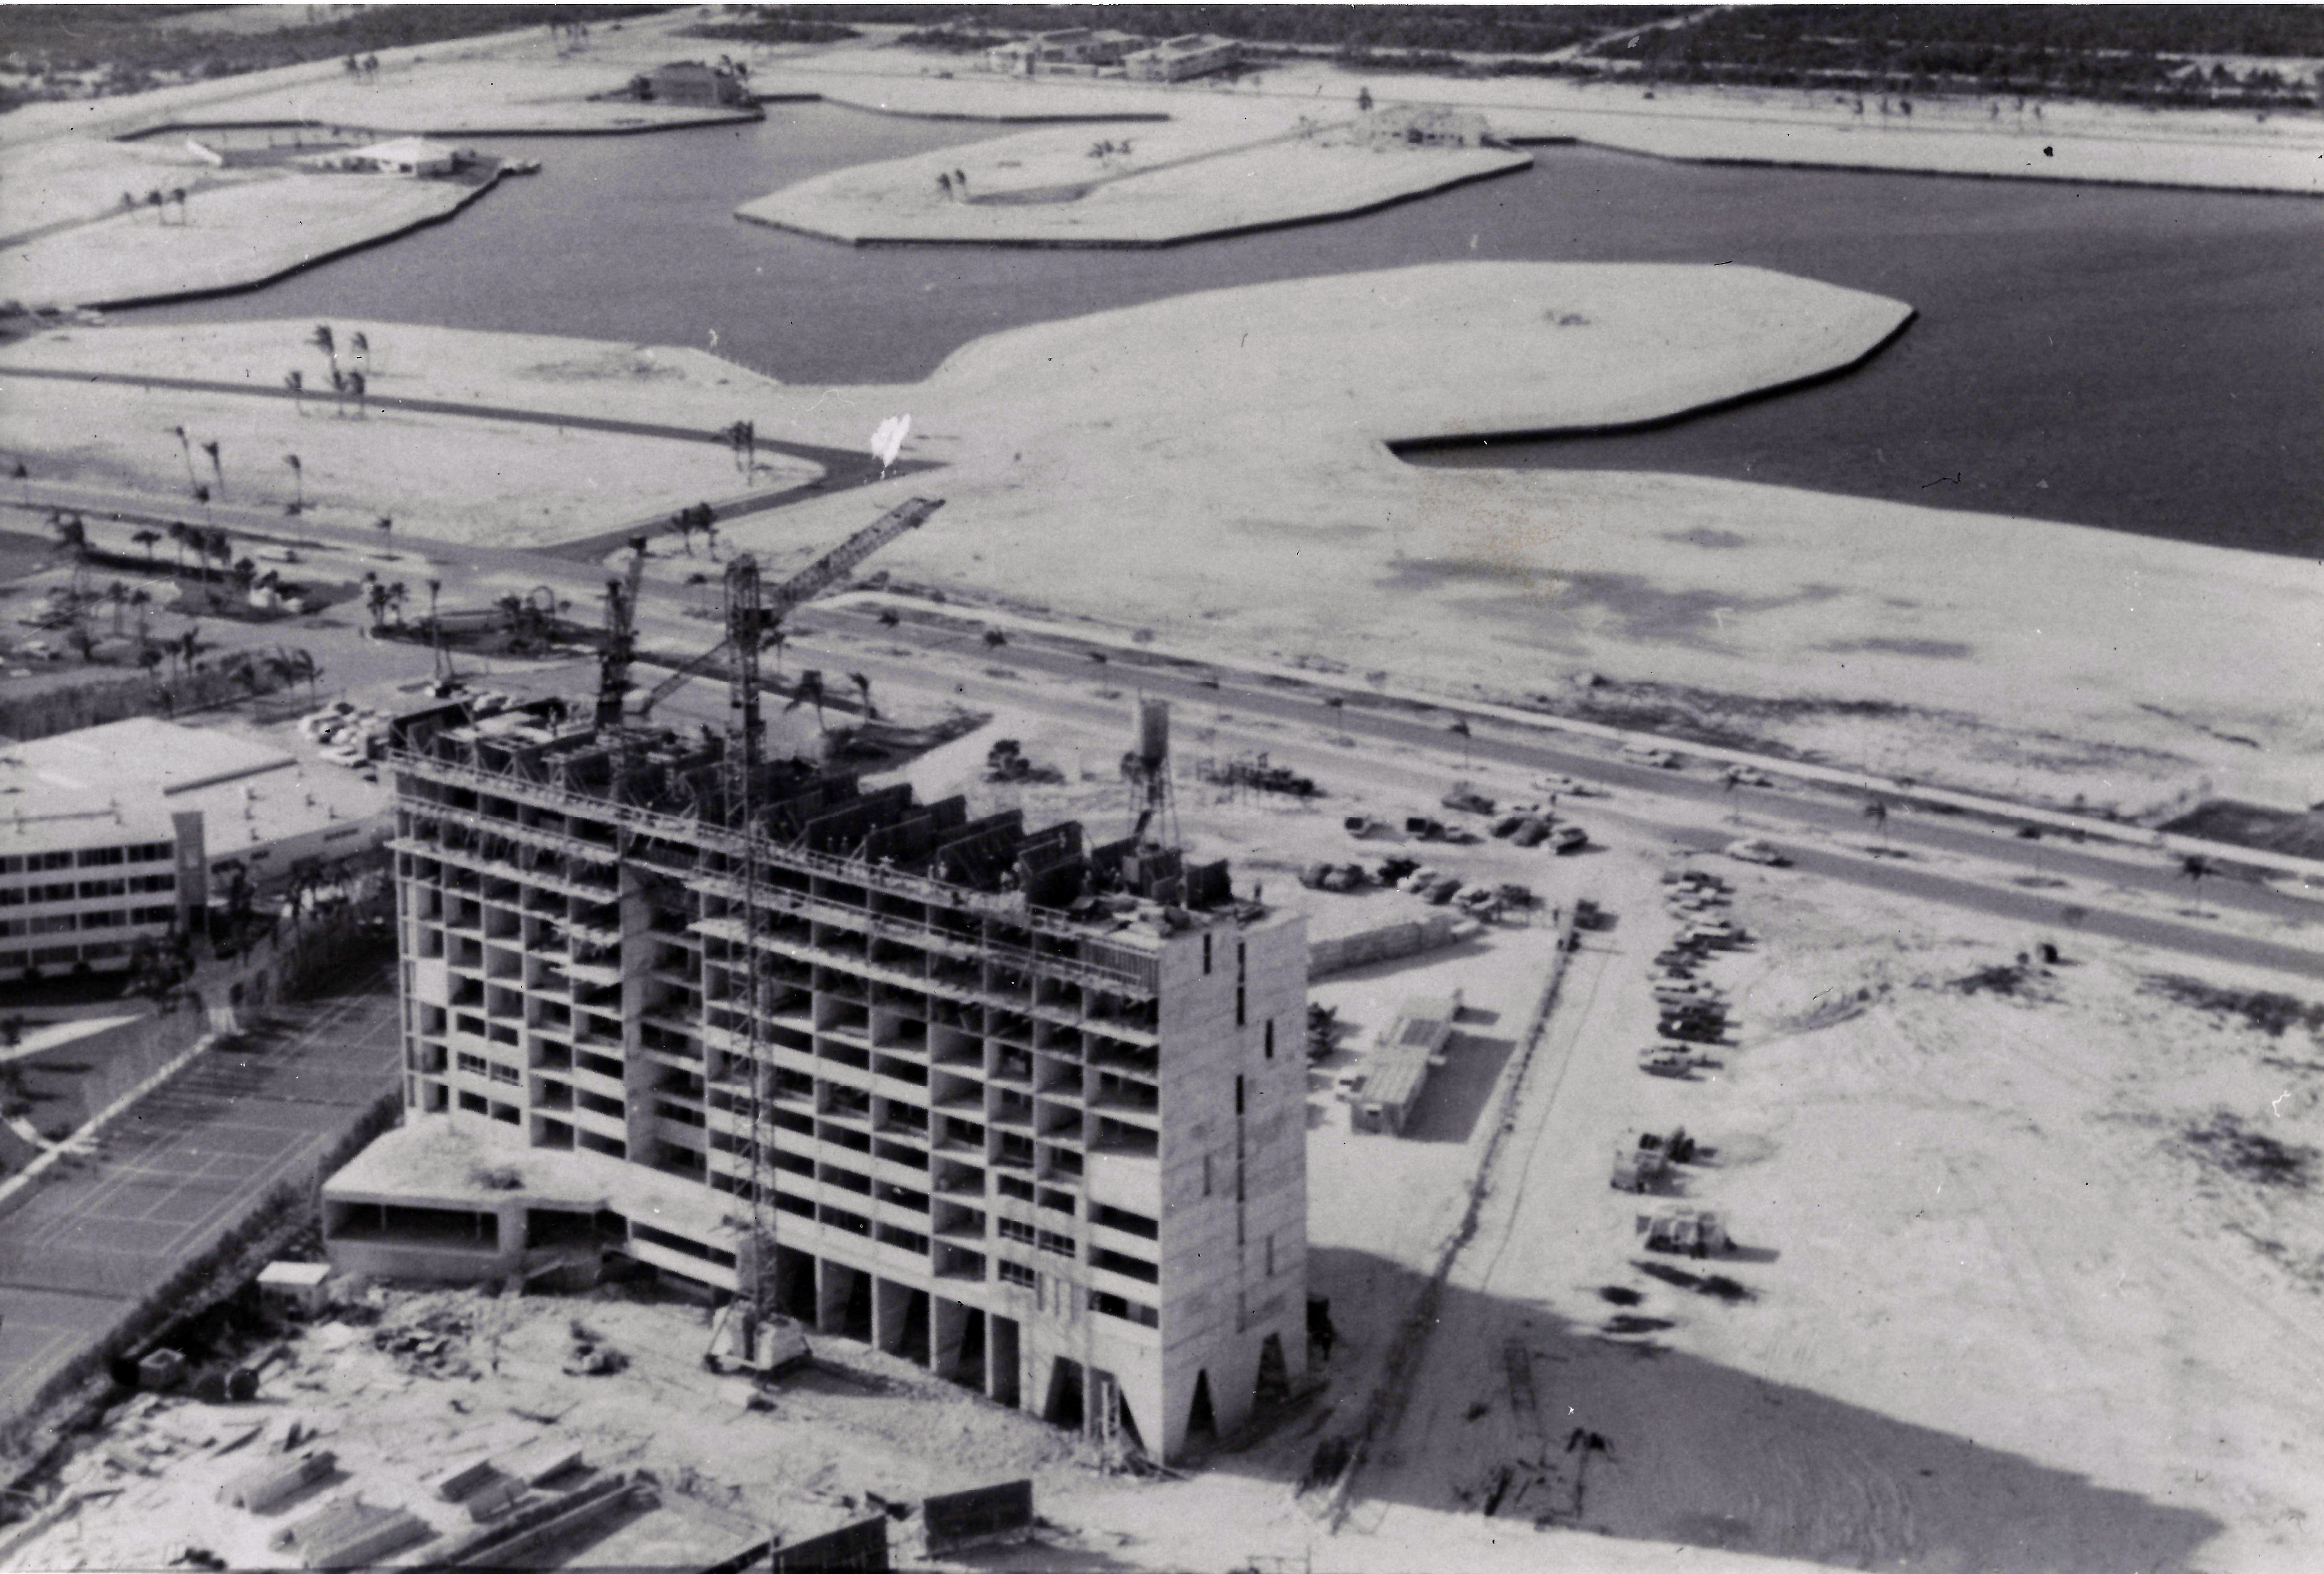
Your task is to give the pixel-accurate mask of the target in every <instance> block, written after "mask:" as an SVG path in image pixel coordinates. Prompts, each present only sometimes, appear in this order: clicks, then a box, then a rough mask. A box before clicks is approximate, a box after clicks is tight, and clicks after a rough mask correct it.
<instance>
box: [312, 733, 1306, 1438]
mask: <svg viewBox="0 0 2324 1574" xmlns="http://www.w3.org/2000/svg"><path fill="white" fill-rule="evenodd" d="M722 742H723V740H720V739H717V738H715V737H714V738H710V739H705V740H704V741H701V742H700V743H699V744H697V743H696V742H695V741H692V740H688V739H682V738H671V737H669V736H668V735H660V734H654V733H650V732H631V731H624V732H609V731H600V730H599V729H597V728H595V726H593V725H590V724H588V723H577V724H573V725H567V724H566V723H564V722H563V721H562V720H561V719H558V718H557V717H556V716H554V714H553V713H549V712H547V711H545V710H527V711H520V712H512V713H503V714H502V715H499V716H494V717H491V718H488V719H484V720H481V721H479V720H475V719H474V718H472V717H471V715H469V714H468V713H466V711H465V710H464V709H462V708H461V707H458V706H451V707H447V708H444V709H441V710H438V711H429V712H421V713H417V714H414V715H411V716H406V717H404V718H401V720H399V721H398V722H397V723H395V731H394V744H393V748H392V752H391V755H390V760H391V764H392V769H394V771H395V774H396V789H397V800H396V802H397V816H398V834H397V837H396V840H395V842H394V843H393V846H394V850H395V858H396V886H397V893H398V912H399V919H400V925H401V937H402V942H401V950H402V967H401V978H402V991H403V1013H404V1015H403V1017H402V1022H403V1028H404V1068H405V1072H404V1105H405V1117H404V1123H403V1125H402V1126H401V1128H398V1129H396V1130H393V1131H391V1132H389V1133H387V1134H386V1135H384V1136H383V1137H380V1138H379V1139H378V1140H377V1141H375V1142H374V1143H373V1144H372V1145H371V1146H370V1147H368V1148H366V1149H365V1150H364V1152H363V1153H362V1154H360V1155H357V1156H356V1157H355V1160H354V1161H353V1162H351V1163H350V1164H347V1165H346V1167H345V1168H344V1169H342V1170H341V1171H340V1172H339V1173H338V1174H336V1175H334V1176H333V1177H332V1178H331V1179H330V1181H329V1182H328V1183H327V1184H326V1185H325V1187H324V1189H323V1210H324V1239H325V1246H326V1247H327V1250H328V1252H329V1254H330V1258H331V1261H332V1263H333V1264H334V1265H335V1266H337V1267H339V1268H341V1269H342V1270H344V1271H347V1272H354V1273H362V1274H370V1275H389V1276H396V1277H408V1278H416V1279H425V1280H435V1281H450V1282H467V1283H478V1282H484V1281H490V1280H506V1279H510V1278H529V1277H530V1276H532V1275H535V1274H537V1273H551V1274H560V1275H562V1274H567V1273H569V1272H573V1271H575V1270H579V1271H580V1272H582V1273H583V1274H585V1275H586V1274H587V1273H590V1272H593V1271H594V1269H595V1266H596V1264H597V1262H598V1260H599V1256H600V1254H601V1252H603V1251H606V1250H612V1251H615V1252H618V1253H620V1254H622V1256H625V1257H626V1258H627V1259H629V1260H630V1261H631V1262H632V1263H634V1264H641V1265H645V1266H649V1267H650V1268H651V1269H652V1270H653V1271H655V1272H656V1273H657V1274H658V1275H660V1276H662V1277H663V1278H665V1279H667V1280H669V1282H671V1283H672V1284H673V1286H674V1287H686V1286H691V1287H693V1288H694V1289H696V1291H698V1292H699V1293H703V1294H705V1295H708V1296H717V1297H722V1298H723V1297H726V1296H733V1295H735V1294H737V1293H750V1292H752V1291H753V1290H754V1289H755V1290H759V1291H762V1292H763V1293H767V1294H768V1295H770V1298H771V1300H772V1302H773V1303H774V1308H775V1310H777V1311H779V1312H783V1313H784V1314H786V1315H788V1316H792V1317H796V1318H798V1319H799V1320H800V1321H803V1322H807V1323H810V1324H812V1325H814V1327H815V1328H816V1329H819V1330H825V1331H828V1332H832V1333H835V1334H843V1335H845V1336H847V1337H850V1338H855V1339H867V1340H870V1341H871V1342H873V1343H875V1344H876V1345H877V1346H878V1347H879V1348H881V1349H884V1350H888V1351H890V1352H893V1353H897V1354H900V1355H903V1356H905V1357H906V1358H909V1359H912V1360H915V1361H918V1363H920V1364H921V1365H923V1366H925V1367H930V1368H932V1369H934V1370H935V1371H936V1372H937V1373H939V1374H941V1375H943V1376H946V1377H949V1378H951V1379H953V1380H954V1381H956V1382H959V1383H961V1384H963V1385H967V1386H970V1387H973V1388H975V1389H977V1390H979V1391H981V1392H982V1393H984V1394H985V1395H989V1396H990V1397H991V1398H992V1399H994V1400H996V1401H998V1402H1000V1403H1001V1404H1010V1405H1017V1406H1021V1407H1023V1408H1025V1409H1028V1410H1031V1411H1035V1412H1037V1413H1041V1414H1043V1415H1045V1416H1047V1418H1048V1419H1050V1420H1051V1421H1053V1422H1065V1423H1079V1424H1084V1425H1088V1426H1093V1427H1095V1428H1098V1429H1100V1430H1101V1431H1102V1430H1103V1429H1104V1428H1105V1427H1107V1425H1108V1424H1109V1422H1110V1421H1111V1420H1112V1419H1116V1418H1118V1419H1119V1421H1120V1423H1121V1426H1122V1430H1123V1431H1124V1432H1125V1433H1128V1432H1131V1431H1134V1432H1135V1434H1136V1435H1137V1437H1138V1438H1139V1441H1142V1443H1143V1444H1144V1446H1145V1447H1146V1448H1148V1450H1153V1451H1154V1452H1157V1453H1159V1454H1163V1455H1166V1456H1167V1455H1176V1454H1177V1453H1179V1452H1181V1451H1182V1450H1183V1448H1184V1445H1185V1440H1186V1437H1187V1434H1188V1432H1189V1431H1190V1430H1194V1431H1212V1432H1213V1433H1215V1434H1217V1435H1221V1436H1223V1435H1225V1434H1227V1433H1228V1432H1231V1431H1233V1430H1234V1429H1235V1428H1236V1427H1237V1426H1240V1424H1241V1423H1242V1422H1243V1421H1244V1420H1245V1419H1246V1418H1247V1417H1248V1416H1249V1415H1250V1411H1251V1407H1252V1405H1253V1404H1254V1402H1255V1400H1256V1399H1257V1398H1258V1397H1259V1396H1261V1395H1265V1394H1267V1393H1268V1392H1269V1391H1270V1389H1272V1390H1274V1391H1276V1392H1280V1391H1281V1389H1282V1385H1284V1384H1285V1383H1286V1381H1287V1380H1288V1378H1289V1377H1290V1376H1291V1375H1292V1373H1293V1372H1295V1371H1296V1370H1297V1369H1299V1367H1303V1366H1304V1364H1305V1362H1304V1348H1305V1344H1304V1341H1305V1315H1306V1294H1305V1289H1306V1156H1305V1155H1306V1146H1305V1143H1306V1119H1305V1086H1306V1059H1305V1054H1303V1052H1302V1047H1301V1046H1302V1044H1303V1032H1304V1023H1305V1006H1306V980H1307V946H1306V940H1305V929H1304V925H1303V921H1302V920H1301V919H1300V917H1299V916H1297V915H1296V914H1292V913H1286V912H1283V911H1279V910H1275V909H1270V908H1268V907H1265V906H1263V905H1261V904H1260V903H1259V902H1257V901H1254V900H1249V899H1244V898H1241V897H1237V896H1236V895H1235V894H1234V893H1233V891H1232V890H1231V888H1230V886H1229V881H1228V871H1227V868H1226V866H1225V865H1224V864H1222V863H1220V864H1209V865H1195V864H1190V863H1188V862H1186V861H1185V859H1184V858H1183V857H1182V855H1181V854H1180V853H1179V852H1178V851H1176V850H1175V849H1168V848H1164V847H1159V846H1157V845H1155V844H1153V843H1152V842H1144V841H1141V840H1139V839H1138V838H1135V837H1132V838H1128V839H1124V840H1122V841H1119V842H1111V843H1107V844H1102V845H1095V846H1092V845H1089V844H1087V843H1086V842H1085V841H1084V837H1083V834H1082V828H1081V827H1080V826H1079V825H1078V824H1070V823H1068V824H1061V825H1055V826H1050V827H1047V828H1046V829H1041V830H1028V829H1027V828H1026V826H1025V825H1024V824H1023V822H1022V816H1021V815H1019V813H1018V812H1017V811H1015V810H1009V811H1005V812H1002V813H1000V814H994V815H985V816H983V817H981V818H976V817H972V816H971V815H970V813H969V811H968V807H967V805H966V803H965V801H964V799H962V798H959V797H952V798H947V799H945V800H943V801H941V802H937V803H929V804H922V803H918V802H916V801H914V799H913V796H912V793H911V789H910V787H903V786H899V787H881V788H877V789H872V788H866V787H861V786H860V785H859V784H858V782H857V781H856V779H855V778H853V777H849V776H844V775H836V774H830V773H825V772H821V771H818V770H816V769H814V768H812V767H808V766H804V765H801V764H799V763H798V762H794V761H781V762H772V761H770V762H768V763H766V764H765V765H764V766H762V767H761V777H760V778H757V786H756V787H754V788H753V790H752V797H753V800H754V805H755V806H754V807H753V808H752V812H751V817H750V820H749V822H748V824H750V825H751V827H752V830H751V832H750V833H749V834H748V836H747V837H746V835H745V832H744V830H743V828H742V825H740V824H734V823H733V820H734V819H735V818H737V817H739V816H738V815H737V814H736V811H735V810H734V809H733V806H732V805H730V804H729V803H728V797H727V795H729V794H730V793H733V791H735V790H736V787H737V786H738V785H739V772H735V771H733V768H732V766H731V763H730V762H729V761H728V760H727V759H726V758H725V751H724V749H723V748H722V747H720V745H721V743H722ZM722 783H723V784H724V786H722V785H721V784H722Z"/></svg>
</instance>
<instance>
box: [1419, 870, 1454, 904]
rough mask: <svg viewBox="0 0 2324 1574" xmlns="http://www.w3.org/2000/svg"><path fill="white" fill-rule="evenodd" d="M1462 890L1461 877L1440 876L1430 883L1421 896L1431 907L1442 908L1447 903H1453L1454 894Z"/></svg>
mask: <svg viewBox="0 0 2324 1574" xmlns="http://www.w3.org/2000/svg"><path fill="white" fill-rule="evenodd" d="M1460 888H1461V877H1460V876H1459V875H1457V874H1447V875H1439V876H1437V877H1436V879H1434V880H1432V881H1430V882H1429V884H1428V888H1426V889H1425V890H1424V891H1422V892H1421V893H1420V894H1421V896H1422V897H1424V898H1425V900H1426V901H1427V903H1428V905H1429V906H1430V907H1443V905H1444V904H1445V903H1447V902H1449V901H1451V900H1452V897H1453V893H1455V892H1456V891H1458V890H1460Z"/></svg>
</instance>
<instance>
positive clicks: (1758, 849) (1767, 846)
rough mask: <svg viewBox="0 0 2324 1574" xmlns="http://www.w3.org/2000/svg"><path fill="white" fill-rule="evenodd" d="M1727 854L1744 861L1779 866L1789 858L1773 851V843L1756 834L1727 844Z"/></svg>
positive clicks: (1787, 861) (1773, 866)
mask: <svg viewBox="0 0 2324 1574" xmlns="http://www.w3.org/2000/svg"><path fill="white" fill-rule="evenodd" d="M1727 856H1728V857H1729V858H1739V859H1741V860H1742V861H1744V862H1745V863H1764V864H1766V865H1768V866H1770V867H1771V868H1781V867H1782V866H1783V865H1784V864H1786V863H1789V862H1790V861H1791V860H1789V859H1787V858H1785V857H1784V855H1783V854H1782V853H1780V852H1778V851H1775V843H1773V842H1768V841H1766V840H1765V839H1764V838H1761V837H1757V836H1746V837H1744V838H1743V839H1742V840H1741V841H1740V842H1729V843H1728V844H1727Z"/></svg>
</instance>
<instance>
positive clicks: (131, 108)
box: [0, 14, 720, 150]
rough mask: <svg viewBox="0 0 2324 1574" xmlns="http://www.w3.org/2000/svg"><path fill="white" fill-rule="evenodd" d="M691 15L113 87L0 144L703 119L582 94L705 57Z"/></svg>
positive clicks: (48, 112)
mask: <svg viewBox="0 0 2324 1574" xmlns="http://www.w3.org/2000/svg"><path fill="white" fill-rule="evenodd" d="M694 20H695V18H694V17H693V16H692V15H691V14H678V15H673V16H668V17H650V18H636V17H632V18H629V19H627V20H626V21H625V22H623V23H621V24H620V25H619V27H618V28H616V27H615V26H614V25H613V24H610V23H599V24H598V25H595V26H593V27H592V28H591V30H590V36H589V38H588V40H587V41H586V43H584V44H583V45H582V46H581V47H579V48H578V49H573V48H568V47H567V46H565V45H561V44H560V43H558V41H556V40H554V39H553V38H552V37H551V36H550V35H549V31H548V29H547V28H546V26H542V27H530V28H524V29H521V30H520V31H517V32H505V33H496V34H492V35H489V36H484V37H478V38H467V39H456V40H450V41H445V42H442V43H435V44H420V45H416V46H412V47H410V48H406V49H396V50H382V51H379V53H378V58H379V62H380V69H379V70H378V72H377V73H376V74H374V75H373V76H371V77H369V78H366V79H358V78H353V77H350V76H349V75H348V74H347V72H346V69H344V68H343V67H342V66H341V64H340V62H339V61H337V60H318V61H314V62H312V63H309V64H306V65H298V66H282V67H278V68H276V69H272V70H267V71H254V72H250V73H248V74H246V75H244V76H238V77H226V78H217V79H215V80H210V81H203V82H190V83H186V84H184V85H182V86H179V87H162V88H157V89H155V90H154V91H152V92H150V93H139V94H131V95H127V96H124V97H110V98H97V99H91V100H81V101H62V102H58V103H52V104H34V105H28V106H25V107H24V108H23V109H21V110H18V111H15V112H14V113H12V114H10V115H7V116H5V124H0V148H7V149H11V150H14V149H16V148H20V147H23V146H25V145H28V144H30V143H34V142H38V141H42V140H47V139H50V138H54V137H113V136H120V135H122V134H124V133H129V132H135V131H142V130H145V129H147V128H150V127H152V126H156V125H162V124H173V123H185V124H202V123H214V122H232V121H243V122H248V121H261V120H313V121H318V122H322V123H325V124H337V125H354V126H363V127H367V128H370V129H373V130H377V131H381V132H383V133H391V134H393V133H420V132H431V133H440V134H444V135H459V134H461V133H464V132H466V133H470V134H482V133H484V132H486V131H492V130H502V131H511V132H515V131H641V130H651V129H654V128H655V127H657V126H662V125H669V124H689V123H691V122H694V121H698V120H700V119H703V118H705V115H704V112H702V111H699V110H689V109H681V108H678V107H676V106H666V105H647V104H636V103H624V102H619V101H609V102H606V103H602V104H592V103H588V102H586V98H587V97H588V96H589V95H591V94H595V93H602V92H605V91H608V90H612V89H615V88H619V87H622V85H623V84H624V83H626V82H627V81H628V80H629V78H630V77H631V76H632V74H633V73H635V72H637V71H640V70H643V69H650V67H653V66H656V65H659V64H661V63H662V62H663V61H665V60H701V59H705V58H706V59H715V58H716V56H717V55H718V54H719V53H720V51H719V49H718V47H717V46H716V45H715V44H711V43H710V42H709V41H706V40H700V39H676V38H672V37H670V36H669V33H670V31H671V30H672V29H673V28H676V27H680V26H684V25H687V24H688V23H691V22H692V21H694Z"/></svg>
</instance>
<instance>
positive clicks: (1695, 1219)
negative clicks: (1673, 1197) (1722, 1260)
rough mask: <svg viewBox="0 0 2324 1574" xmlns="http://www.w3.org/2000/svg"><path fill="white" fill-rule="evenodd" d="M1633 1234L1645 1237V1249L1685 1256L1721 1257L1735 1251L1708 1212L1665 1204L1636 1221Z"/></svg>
mask: <svg viewBox="0 0 2324 1574" xmlns="http://www.w3.org/2000/svg"><path fill="white" fill-rule="evenodd" d="M1637 1233H1638V1234H1640V1235H1643V1236H1645V1237H1646V1249H1647V1250H1649V1251H1658V1252H1684V1253H1685V1254H1686V1255H1687V1256H1696V1257H1701V1256H1711V1255H1713V1254H1718V1255H1720V1256H1724V1255H1725V1254H1727V1253H1728V1252H1730V1251H1732V1250H1734V1249H1735V1243H1734V1242H1733V1241H1731V1240H1729V1238H1728V1236H1727V1226H1726V1224H1725V1223H1724V1222H1723V1221H1722V1220H1720V1217H1719V1215H1718V1214H1716V1213H1713V1212H1711V1210H1709V1209H1704V1208H1690V1207H1687V1206H1686V1205H1685V1204H1683V1203H1668V1204H1665V1206H1663V1207H1661V1208H1658V1209H1656V1210H1655V1211H1654V1212H1652V1213H1641V1214H1639V1215H1638V1218H1637Z"/></svg>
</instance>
